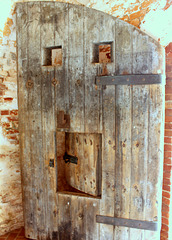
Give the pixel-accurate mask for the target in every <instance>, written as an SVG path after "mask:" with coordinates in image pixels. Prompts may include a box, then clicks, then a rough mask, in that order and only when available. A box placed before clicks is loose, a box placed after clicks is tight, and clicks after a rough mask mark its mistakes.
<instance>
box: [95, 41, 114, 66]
mask: <svg viewBox="0 0 172 240" xmlns="http://www.w3.org/2000/svg"><path fill="white" fill-rule="evenodd" d="M93 51H94V52H93V63H111V62H113V61H112V42H102V43H95V44H94V49H93Z"/></svg>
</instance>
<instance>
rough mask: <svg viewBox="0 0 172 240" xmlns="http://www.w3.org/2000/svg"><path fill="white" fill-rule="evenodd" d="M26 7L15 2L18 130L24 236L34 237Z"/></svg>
mask: <svg viewBox="0 0 172 240" xmlns="http://www.w3.org/2000/svg"><path fill="white" fill-rule="evenodd" d="M27 13H28V8H27V4H25V5H24V6H23V5H22V4H20V3H18V4H17V50H18V103H19V120H20V121H19V131H20V157H21V168H22V183H23V186H22V187H23V201H24V212H25V217H24V223H25V227H26V231H25V234H26V237H31V238H33V239H36V237H37V233H36V230H35V227H34V224H35V219H34V216H33V204H32V203H33V198H32V194H33V192H32V168H31V153H30V124H29V121H28V119H29V116H30V112H29V111H28V105H29V91H28V89H27V87H26V83H27V80H28V47H27V46H28V38H27V34H28V28H27V22H28V15H27Z"/></svg>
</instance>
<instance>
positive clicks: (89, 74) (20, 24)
mask: <svg viewBox="0 0 172 240" xmlns="http://www.w3.org/2000/svg"><path fill="white" fill-rule="evenodd" d="M17 49H18V100H19V122H20V156H21V167H22V183H23V200H24V220H25V229H26V237H28V238H31V239H54V240H55V239H59V240H63V239H64V240H67V239H76V240H77V239H78V240H79V239H94V240H97V239H98V240H104V239H109V240H111V239H113V240H114V239H115V240H127V239H130V240H132V239H137V240H141V239H145V240H148V239H151V240H153V239H156V240H157V239H159V238H160V220H161V183H162V166H163V160H162V159H163V142H162V140H161V139H163V119H164V112H163V109H164V83H163V79H164V78H163V74H164V63H163V62H164V50H163V48H162V47H161V46H160V45H159V43H157V42H156V41H155V40H153V39H152V38H151V37H149V36H147V35H146V34H144V33H143V32H141V31H140V30H139V29H137V28H135V27H133V26H131V25H129V24H127V23H125V22H123V21H121V20H119V19H117V18H114V17H112V16H110V15H107V14H105V13H102V12H99V11H96V10H93V9H89V8H86V7H83V6H77V5H73V4H68V3H60V2H38V1H37V2H28V3H17ZM161 80H162V81H161ZM66 154H67V155H70V156H71V157H69V156H68V158H66V157H65V156H66ZM76 162H77V164H76ZM109 217H110V218H109ZM123 219H126V220H123ZM133 220H136V222H135V223H134V225H133ZM141 221H142V222H141ZM107 223H108V224H107ZM148 226H150V227H148ZM148 229H149V230H148ZM155 230H156V231H155Z"/></svg>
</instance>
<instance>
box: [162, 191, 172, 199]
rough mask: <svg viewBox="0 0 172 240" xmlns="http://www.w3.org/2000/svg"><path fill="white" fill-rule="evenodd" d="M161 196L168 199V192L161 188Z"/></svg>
mask: <svg viewBox="0 0 172 240" xmlns="http://www.w3.org/2000/svg"><path fill="white" fill-rule="evenodd" d="M162 196H163V197H166V198H169V199H170V193H169V192H167V191H164V190H162Z"/></svg>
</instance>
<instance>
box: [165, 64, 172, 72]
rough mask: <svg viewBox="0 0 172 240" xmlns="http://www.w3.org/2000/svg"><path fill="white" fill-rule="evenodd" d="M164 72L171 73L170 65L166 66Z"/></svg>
mask: <svg viewBox="0 0 172 240" xmlns="http://www.w3.org/2000/svg"><path fill="white" fill-rule="evenodd" d="M166 72H170V73H171V72H172V65H170V64H168V65H166Z"/></svg>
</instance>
